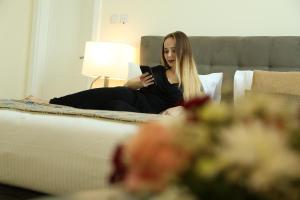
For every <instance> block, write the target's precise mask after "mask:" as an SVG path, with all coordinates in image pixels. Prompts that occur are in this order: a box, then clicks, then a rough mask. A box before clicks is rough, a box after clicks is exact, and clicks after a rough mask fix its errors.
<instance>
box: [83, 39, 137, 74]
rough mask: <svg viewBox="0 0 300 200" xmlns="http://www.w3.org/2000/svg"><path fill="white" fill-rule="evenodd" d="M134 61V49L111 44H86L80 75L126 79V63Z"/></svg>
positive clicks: (123, 45)
mask: <svg viewBox="0 0 300 200" xmlns="http://www.w3.org/2000/svg"><path fill="white" fill-rule="evenodd" d="M133 61H134V48H133V47H132V46H130V45H128V44H122V43H113V42H86V45H85V53H84V60H83V66H82V74H83V75H85V76H89V77H97V76H108V77H110V78H117V79H126V78H127V75H128V63H129V62H133Z"/></svg>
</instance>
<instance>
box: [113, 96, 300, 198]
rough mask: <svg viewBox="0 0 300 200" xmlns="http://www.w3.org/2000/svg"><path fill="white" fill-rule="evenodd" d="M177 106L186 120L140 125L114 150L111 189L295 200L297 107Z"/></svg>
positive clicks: (251, 103)
mask: <svg viewBox="0 0 300 200" xmlns="http://www.w3.org/2000/svg"><path fill="white" fill-rule="evenodd" d="M183 106H184V108H185V109H186V112H185V116H184V117H182V118H180V119H172V120H171V121H168V122H152V123H148V124H144V125H142V126H141V127H140V129H139V131H138V133H137V134H136V135H135V136H134V137H133V138H130V139H129V140H128V141H126V142H124V143H123V144H121V145H120V146H119V147H118V148H117V151H116V153H115V155H114V169H113V173H112V176H111V179H110V182H111V183H118V184H120V185H121V187H123V188H125V189H126V191H128V192H131V193H133V194H137V195H142V196H143V194H145V195H147V194H163V193H164V191H168V190H170V188H174V187H175V188H177V189H178V191H180V192H179V193H180V194H182V193H184V194H187V196H189V197H191V198H194V199H202V200H221V199H234V200H250V199H251V200H277V199H278V200H279V199H280V200H299V199H300V109H299V108H298V107H297V106H296V105H295V106H291V105H287V104H286V103H285V102H283V101H280V100H278V101H277V100H274V99H270V98H268V97H265V96H256V97H248V98H246V99H244V100H242V101H240V102H238V104H236V105H235V106H230V105H227V104H215V103H213V102H211V101H210V99H209V98H208V97H203V98H198V99H194V100H192V101H190V102H186V103H185V104H184V105H183ZM178 191H177V192H178ZM177 196H178V195H177ZM179 199H183V197H182V196H181V197H180V198H179Z"/></svg>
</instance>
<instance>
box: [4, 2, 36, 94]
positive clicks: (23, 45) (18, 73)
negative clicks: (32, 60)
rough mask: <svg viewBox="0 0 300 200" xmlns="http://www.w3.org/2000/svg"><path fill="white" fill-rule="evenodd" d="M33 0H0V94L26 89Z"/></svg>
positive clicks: (22, 91)
mask: <svg viewBox="0 0 300 200" xmlns="http://www.w3.org/2000/svg"><path fill="white" fill-rule="evenodd" d="M31 20H32V0H0V30H1V31H0V44H1V45H0V60H1V61H0V63H1V64H0V98H21V97H23V95H24V93H25V85H26V75H27V63H28V51H29V46H30V36H31Z"/></svg>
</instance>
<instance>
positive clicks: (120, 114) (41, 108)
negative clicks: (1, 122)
mask: <svg viewBox="0 0 300 200" xmlns="http://www.w3.org/2000/svg"><path fill="white" fill-rule="evenodd" d="M0 109H9V110H18V111H24V112H31V113H44V114H56V115H72V116H81V117H90V118H96V119H97V118H98V119H110V120H117V121H124V122H147V121H152V120H159V119H161V118H163V115H158V114H146V113H135V112H124V111H109V110H87V109H78V108H72V107H69V106H61V105H55V104H42V103H35V102H32V101H29V100H14V99H0Z"/></svg>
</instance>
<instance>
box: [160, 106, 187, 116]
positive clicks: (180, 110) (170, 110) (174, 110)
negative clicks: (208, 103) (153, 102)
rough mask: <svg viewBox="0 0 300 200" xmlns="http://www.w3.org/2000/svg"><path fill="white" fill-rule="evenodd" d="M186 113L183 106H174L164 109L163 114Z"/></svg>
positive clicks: (176, 114) (177, 114) (175, 114)
mask: <svg viewBox="0 0 300 200" xmlns="http://www.w3.org/2000/svg"><path fill="white" fill-rule="evenodd" d="M183 113H184V110H183V107H182V106H176V107H172V108H168V109H167V110H165V111H163V112H162V113H161V114H163V115H171V116H179V115H182V114H183Z"/></svg>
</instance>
